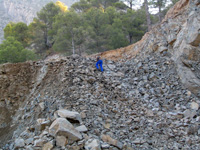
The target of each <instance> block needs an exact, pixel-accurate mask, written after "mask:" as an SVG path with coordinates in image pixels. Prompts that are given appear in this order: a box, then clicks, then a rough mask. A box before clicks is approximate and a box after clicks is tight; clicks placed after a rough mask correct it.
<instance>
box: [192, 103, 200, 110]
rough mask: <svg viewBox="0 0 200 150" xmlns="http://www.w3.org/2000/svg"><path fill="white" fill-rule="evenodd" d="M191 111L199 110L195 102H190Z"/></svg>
mask: <svg viewBox="0 0 200 150" xmlns="http://www.w3.org/2000/svg"><path fill="white" fill-rule="evenodd" d="M191 109H194V110H198V109H199V104H198V103H196V102H192V103H191Z"/></svg>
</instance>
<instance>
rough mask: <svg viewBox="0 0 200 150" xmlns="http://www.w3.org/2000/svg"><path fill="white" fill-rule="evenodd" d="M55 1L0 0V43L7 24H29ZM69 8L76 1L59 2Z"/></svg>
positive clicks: (62, 0)
mask: <svg viewBox="0 0 200 150" xmlns="http://www.w3.org/2000/svg"><path fill="white" fill-rule="evenodd" d="M51 1H52V2H56V1H57V0H42V1H41V0H20V1H18V0H17V1H16V0H0V35H1V36H0V43H1V41H2V39H3V29H4V27H5V26H6V24H7V23H9V22H10V21H12V22H24V23H27V24H29V23H31V22H32V20H33V18H34V17H36V13H37V12H38V11H40V9H41V8H42V7H43V6H45V5H46V4H47V3H49V2H51ZM60 1H61V2H63V3H65V4H66V5H67V6H68V7H70V6H71V5H72V4H73V3H74V2H76V1H77V0H60Z"/></svg>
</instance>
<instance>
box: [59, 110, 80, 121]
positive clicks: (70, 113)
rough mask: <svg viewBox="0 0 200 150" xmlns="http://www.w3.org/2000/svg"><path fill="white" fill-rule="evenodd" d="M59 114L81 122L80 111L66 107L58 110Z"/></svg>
mask: <svg viewBox="0 0 200 150" xmlns="http://www.w3.org/2000/svg"><path fill="white" fill-rule="evenodd" d="M57 112H58V115H59V116H60V117H62V118H69V119H73V120H78V121H79V122H81V115H80V114H79V113H78V112H74V111H69V110H65V109H61V110H58V111H57Z"/></svg>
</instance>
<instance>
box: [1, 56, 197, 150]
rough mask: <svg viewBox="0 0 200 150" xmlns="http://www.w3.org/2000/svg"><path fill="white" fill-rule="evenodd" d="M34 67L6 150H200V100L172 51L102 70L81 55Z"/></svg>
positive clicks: (109, 63) (107, 63)
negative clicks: (186, 84)
mask: <svg viewBox="0 0 200 150" xmlns="http://www.w3.org/2000/svg"><path fill="white" fill-rule="evenodd" d="M31 65H32V68H37V71H35V72H37V73H38V76H37V78H35V79H33V78H32V80H33V85H32V86H31V87H32V88H31V89H30V90H29V91H30V93H29V94H28V95H27V96H26V98H25V100H24V101H23V102H21V104H20V105H19V108H18V109H17V110H16V113H15V114H14V115H13V116H12V117H11V118H12V122H11V123H10V126H16V128H15V131H14V133H13V136H12V139H10V140H9V141H6V142H5V143H7V144H4V146H2V149H3V150H4V149H26V150H37V149H38V150H40V149H42V150H60V149H63V150H78V149H80V150H81V149H86V150H100V149H103V150H118V149H120V150H121V149H123V150H133V149H134V150H135V149H138V150H139V149H140V150H141V149H163V150H164V149H194V150H197V149H198V148H199V147H200V109H199V105H200V100H199V98H197V97H196V96H195V95H193V94H192V93H191V92H190V91H189V90H188V89H186V88H185V87H184V86H183V85H182V83H181V81H180V77H179V76H178V74H177V71H176V65H175V63H174V61H173V60H172V59H171V56H170V55H169V54H168V53H164V54H163V55H159V56H157V55H156V54H153V55H149V56H148V57H146V58H145V59H144V60H140V61H138V60H136V59H130V60H127V61H125V62H123V63H122V62H113V61H111V60H104V64H103V66H104V70H105V71H104V72H100V71H99V70H96V68H95V60H94V59H93V58H83V57H79V56H73V57H68V58H65V59H62V60H60V61H55V62H45V61H44V62H43V61H41V62H37V64H36V63H32V64H31ZM34 65H37V67H35V66H34ZM28 73H29V72H27V74H28ZM8 105H9V104H8Z"/></svg>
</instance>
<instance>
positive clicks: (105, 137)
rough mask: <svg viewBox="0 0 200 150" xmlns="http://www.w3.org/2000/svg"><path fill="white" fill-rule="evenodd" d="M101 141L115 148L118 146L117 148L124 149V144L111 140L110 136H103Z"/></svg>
mask: <svg viewBox="0 0 200 150" xmlns="http://www.w3.org/2000/svg"><path fill="white" fill-rule="evenodd" d="M101 139H102V140H103V141H104V142H107V143H109V144H111V145H113V146H116V147H118V148H120V149H122V147H123V144H122V143H121V142H119V141H118V140H115V139H113V138H111V137H110V136H109V135H104V134H103V135H102V136H101Z"/></svg>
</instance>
